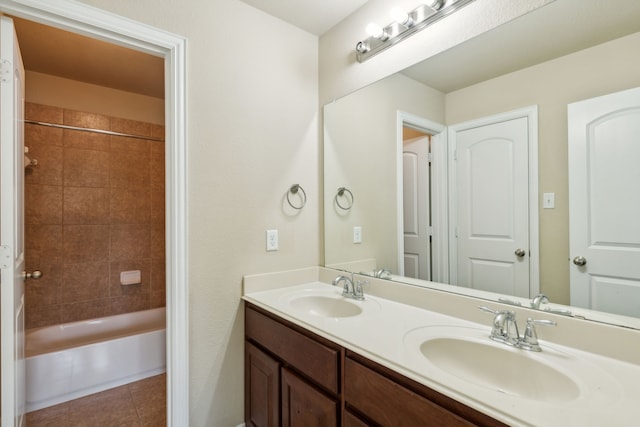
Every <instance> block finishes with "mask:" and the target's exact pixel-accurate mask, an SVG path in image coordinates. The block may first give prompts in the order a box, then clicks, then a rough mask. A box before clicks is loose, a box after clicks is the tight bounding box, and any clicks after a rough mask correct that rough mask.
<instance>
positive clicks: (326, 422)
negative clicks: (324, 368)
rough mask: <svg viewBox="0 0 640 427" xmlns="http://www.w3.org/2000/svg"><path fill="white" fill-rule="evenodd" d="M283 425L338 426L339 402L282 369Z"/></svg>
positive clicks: (293, 426)
mask: <svg viewBox="0 0 640 427" xmlns="http://www.w3.org/2000/svg"><path fill="white" fill-rule="evenodd" d="M281 375H282V426H283V427H332V426H337V425H338V422H337V419H338V404H337V403H336V402H335V401H334V400H332V399H330V398H328V397H327V396H325V395H324V394H322V393H321V392H319V391H318V390H316V389H315V388H313V387H312V386H311V385H309V384H307V383H306V382H305V381H303V380H302V379H300V378H299V377H297V376H296V375H295V374H293V373H292V372H290V371H288V370H287V369H284V368H283V369H282V374H281Z"/></svg>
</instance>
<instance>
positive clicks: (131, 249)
mask: <svg viewBox="0 0 640 427" xmlns="http://www.w3.org/2000/svg"><path fill="white" fill-rule="evenodd" d="M150 240H151V239H150V229H149V225H146V224H141V225H138V224H127V225H112V226H111V260H112V261H126V260H131V259H144V258H150V255H151V245H150Z"/></svg>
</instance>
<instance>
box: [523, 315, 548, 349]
mask: <svg viewBox="0 0 640 427" xmlns="http://www.w3.org/2000/svg"><path fill="white" fill-rule="evenodd" d="M535 325H545V326H556V325H557V323H556V322H554V321H553V320H547V319H541V320H538V319H532V318H531V317H529V318H528V319H527V328H526V329H525V330H524V336H523V337H522V341H521V342H520V345H519V347H520V348H523V349H525V350H530V351H542V348H540V344H539V343H538V334H537V333H536V327H535Z"/></svg>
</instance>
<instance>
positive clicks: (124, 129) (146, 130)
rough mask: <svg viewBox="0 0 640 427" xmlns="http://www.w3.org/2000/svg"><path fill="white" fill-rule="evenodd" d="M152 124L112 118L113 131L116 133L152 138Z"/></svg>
mask: <svg viewBox="0 0 640 427" xmlns="http://www.w3.org/2000/svg"><path fill="white" fill-rule="evenodd" d="M152 126H153V125H152V124H151V123H145V122H138V121H136V120H129V119H121V118H118V117H112V118H111V130H112V131H114V132H120V133H128V134H131V135H139V136H152V134H153V133H152Z"/></svg>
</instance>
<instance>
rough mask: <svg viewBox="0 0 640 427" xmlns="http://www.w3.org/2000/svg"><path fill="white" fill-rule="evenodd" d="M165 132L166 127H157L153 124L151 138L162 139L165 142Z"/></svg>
mask: <svg viewBox="0 0 640 427" xmlns="http://www.w3.org/2000/svg"><path fill="white" fill-rule="evenodd" d="M164 132H165V130H164V126H162V125H156V124H152V125H151V137H152V138H161V139H163V140H164V139H166V137H165V133H164ZM163 144H164V143H163Z"/></svg>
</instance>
